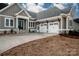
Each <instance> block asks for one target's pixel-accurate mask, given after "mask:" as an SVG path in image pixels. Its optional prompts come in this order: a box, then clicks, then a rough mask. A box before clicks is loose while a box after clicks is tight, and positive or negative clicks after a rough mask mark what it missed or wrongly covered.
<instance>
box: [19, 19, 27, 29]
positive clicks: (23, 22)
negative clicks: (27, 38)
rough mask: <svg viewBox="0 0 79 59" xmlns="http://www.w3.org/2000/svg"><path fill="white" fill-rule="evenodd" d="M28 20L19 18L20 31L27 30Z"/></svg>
mask: <svg viewBox="0 0 79 59" xmlns="http://www.w3.org/2000/svg"><path fill="white" fill-rule="evenodd" d="M26 23H27V21H26V19H22V18H18V28H19V30H25V29H26V26H27V25H26Z"/></svg>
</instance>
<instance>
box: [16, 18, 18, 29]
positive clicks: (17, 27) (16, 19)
mask: <svg viewBox="0 0 79 59" xmlns="http://www.w3.org/2000/svg"><path fill="white" fill-rule="evenodd" d="M16 28H17V29H18V17H16Z"/></svg>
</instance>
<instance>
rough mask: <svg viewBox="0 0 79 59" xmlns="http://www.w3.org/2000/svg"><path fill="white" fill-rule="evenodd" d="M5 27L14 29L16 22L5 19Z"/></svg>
mask: <svg viewBox="0 0 79 59" xmlns="http://www.w3.org/2000/svg"><path fill="white" fill-rule="evenodd" d="M4 25H5V27H13V26H14V21H13V19H12V18H5V22H4Z"/></svg>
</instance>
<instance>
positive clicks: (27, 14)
mask: <svg viewBox="0 0 79 59" xmlns="http://www.w3.org/2000/svg"><path fill="white" fill-rule="evenodd" d="M14 4H17V5H18V6H19V8H20V9H21V10H23V11H24V12H25V13H26V14H27V16H28V17H31V16H30V14H29V13H28V12H27V11H25V10H24V8H23V7H22V6H21V5H20V3H13V4H10V5H8V6H7V7H5V8H3V9H1V10H0V13H1V12H3V11H4V10H6V9H8V8H10V7H12V6H13V5H14ZM19 12H21V11H19ZM19 12H18V13H19Z"/></svg>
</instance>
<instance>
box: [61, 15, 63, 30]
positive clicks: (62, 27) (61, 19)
mask: <svg viewBox="0 0 79 59" xmlns="http://www.w3.org/2000/svg"><path fill="white" fill-rule="evenodd" d="M62 20H63V19H62V16H61V31H62V29H63V22H62Z"/></svg>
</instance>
